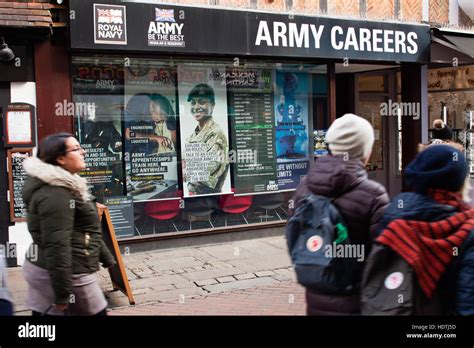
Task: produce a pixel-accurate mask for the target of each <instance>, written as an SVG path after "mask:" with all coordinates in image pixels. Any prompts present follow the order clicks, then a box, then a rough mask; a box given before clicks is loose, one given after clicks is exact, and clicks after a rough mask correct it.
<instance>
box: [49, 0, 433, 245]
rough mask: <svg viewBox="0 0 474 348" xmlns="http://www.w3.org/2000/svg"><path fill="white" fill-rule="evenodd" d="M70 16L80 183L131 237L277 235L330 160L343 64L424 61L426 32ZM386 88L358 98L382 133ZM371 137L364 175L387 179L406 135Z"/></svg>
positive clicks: (121, 11) (154, 15)
mask: <svg viewBox="0 0 474 348" xmlns="http://www.w3.org/2000/svg"><path fill="white" fill-rule="evenodd" d="M70 11H71V13H72V14H73V16H71V19H70V44H71V59H72V61H71V64H72V65H71V80H72V95H73V100H72V102H71V103H68V102H64V103H59V104H58V105H57V114H65V115H74V131H75V134H76V135H77V137H78V139H79V141H80V143H81V145H82V147H83V148H84V149H86V151H87V155H86V161H87V164H88V166H87V169H86V170H85V171H84V172H83V173H81V174H82V175H83V176H84V177H86V178H87V179H88V181H89V183H90V185H91V187H92V191H93V194H94V195H95V196H96V197H97V199H98V201H99V202H101V203H104V204H106V205H107V206H108V207H109V209H110V210H111V212H112V214H111V215H112V220H113V223H114V227H115V232H116V234H117V237H118V238H120V239H121V240H122V241H137V240H143V239H150V238H158V239H159V238H174V237H175V236H176V237H177V236H186V235H190V234H193V235H194V234H199V233H210V232H228V231H232V230H242V229H245V230H255V229H265V228H271V227H275V226H276V227H282V226H283V225H284V224H285V222H286V219H287V216H288V210H289V209H291V208H292V203H293V202H292V200H291V197H292V194H293V191H294V190H295V188H296V187H297V186H298V184H299V182H300V181H301V180H303V179H304V176H305V175H306V173H307V171H308V168H309V166H310V165H311V163H312V162H313V161H314V160H315V158H317V157H318V156H321V155H324V154H326V153H327V148H326V144H325V143H324V133H325V131H326V130H327V128H328V126H329V124H330V123H331V122H332V120H334V119H335V118H336V84H335V81H336V77H335V76H336V72H335V64H336V62H337V63H340V62H343V64H344V65H346V64H347V65H350V64H353V62H358V63H361V62H362V63H372V64H395V65H398V64H408V65H410V66H411V67H415V68H420V67H421V66H422V65H423V64H425V63H426V62H428V61H429V45H430V28H429V27H428V26H426V25H407V24H401V23H383V22H372V21H351V20H343V19H335V18H329V17H304V16H294V15H283V14H275V13H273V14H272V13H261V12H252V11H246V12H244V11H231V10H217V9H208V8H197V7H185V6H171V5H164V4H160V5H154V4H150V3H138V2H132V1H130V2H127V1H125V2H124V1H122V2H118V1H115V2H114V1H104V3H101V4H97V3H94V1H92V0H81V1H77V0H71V1H70ZM390 76H392V75H390ZM402 78H403V73H402ZM360 79H361V82H360V84H361V86H363V83H364V82H363V76H361V77H360ZM387 81H388V80H387ZM390 81H393V78H390ZM387 86H388V84H387ZM341 88H342V87H341ZM387 91H388V89H387ZM385 92H386V91H385ZM385 92H383V93H382V94H384V93H385ZM392 92H393V93H394V97H393V98H396V92H394V90H393V89H390V93H392ZM358 93H359V92H358ZM387 93H388V92H387ZM387 93H385V94H384V95H383V96H382V97H383V100H381V99H380V98H378V99H377V98H374V97H372V96H371V93H370V91H364V90H363V88H362V89H361V91H360V100H361V101H362V102H361V103H358V104H357V105H360V107H361V110H360V113H361V114H363V115H364V117H366V118H367V119H369V120H371V122H372V123H373V124H375V125H376V124H383V123H385V121H384V120H385V119H383V118H381V117H382V116H381V112H380V105H381V104H380V103H381V101H382V102H385V101H386V102H389V99H390V98H392V97H391V94H390V95H388V94H387ZM415 94H416V93H414V95H415ZM348 98H349V96H348ZM379 99H380V100H379ZM357 100H359V96H357ZM390 100H392V99H390ZM413 101H415V100H413ZM343 102H344V101H343V100H340V101H338V103H343ZM355 111H357V110H352V112H355ZM387 116H390V115H387ZM411 116H413V115H411ZM425 117H426V116H425ZM376 128H377V127H376ZM379 128H380V127H378V128H377V129H379ZM395 133H396V132H395ZM376 139H377V141H378V142H379V143H378V145H377V146H378V147H377V149H378V150H377V151H376V153H375V155H374V158H373V161H371V162H370V166H371V168H369V169H371V170H373V171H376V170H379V171H380V170H382V169H383V168H386V167H385V166H386V165H388V163H384V162H383V161H384V156H383V151H386V149H385V148H384V146H388V144H389V143H393V142H394V141H395V140H394V139H397V138H396V135H393V134H391V132H388V131H387V132H385V133H384V132H381V131H380V132H379V133H377V134H376ZM389 139H390V140H389ZM384 144H385V145H384ZM393 167H394V168H395V166H393ZM397 169H398V168H397ZM389 179H390V178H389V177H388V176H385V177H383V178H382V179H381V180H382V181H383V180H385V181H388V180H389Z"/></svg>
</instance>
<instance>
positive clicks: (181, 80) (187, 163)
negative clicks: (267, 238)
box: [178, 64, 231, 197]
mask: <svg viewBox="0 0 474 348" xmlns="http://www.w3.org/2000/svg"><path fill="white" fill-rule="evenodd" d="M178 91H179V104H180V107H181V112H180V131H181V153H182V158H183V161H182V162H183V166H182V168H183V191H184V197H190V196H204V195H215V194H221V193H230V192H231V188H230V173H229V167H230V166H229V157H228V156H229V134H228V120H227V94H226V84H225V68H204V67H196V66H192V65H185V64H183V65H178Z"/></svg>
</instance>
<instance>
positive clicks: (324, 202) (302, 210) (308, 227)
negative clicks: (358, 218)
mask: <svg viewBox="0 0 474 348" xmlns="http://www.w3.org/2000/svg"><path fill="white" fill-rule="evenodd" d="M285 235H286V241H287V244H288V250H289V252H290V255H291V259H292V261H293V265H294V268H295V272H296V277H297V280H298V283H300V284H302V285H303V286H305V287H307V288H310V289H312V290H316V291H318V292H321V293H327V294H350V293H353V292H354V291H356V290H357V288H358V283H359V281H360V276H361V271H362V267H363V263H362V262H359V261H357V257H346V256H347V255H344V257H338V256H337V253H336V251H337V250H336V248H338V249H339V250H341V248H343V250H344V248H345V247H346V246H351V244H350V240H349V236H348V231H347V228H346V226H345V224H344V221H343V219H342V217H341V215H340V213H339V211H338V210H337V208H336V207H335V206H334V205H333V204H332V203H331V200H330V199H329V198H327V197H323V196H318V195H314V194H311V193H309V194H306V195H305V196H304V197H303V198H302V199H301V201H300V204H299V206H298V207H297V208H296V210H295V212H294V214H293V216H292V217H291V218H290V219H289V220H288V223H287V225H286V232H285ZM362 250H363V249H362Z"/></svg>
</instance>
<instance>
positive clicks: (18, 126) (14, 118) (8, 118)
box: [4, 103, 36, 147]
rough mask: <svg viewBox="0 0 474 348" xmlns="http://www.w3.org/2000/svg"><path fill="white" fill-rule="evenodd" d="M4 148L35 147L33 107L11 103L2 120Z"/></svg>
mask: <svg viewBox="0 0 474 348" xmlns="http://www.w3.org/2000/svg"><path fill="white" fill-rule="evenodd" d="M4 129H5V137H4V141H5V147H35V146H36V144H35V138H36V137H35V129H36V125H35V107H34V106H33V105H31V104H26V103H11V104H9V105H8V107H7V112H6V114H5V118H4Z"/></svg>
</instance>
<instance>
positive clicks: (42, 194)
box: [36, 184, 73, 204]
mask: <svg viewBox="0 0 474 348" xmlns="http://www.w3.org/2000/svg"><path fill="white" fill-rule="evenodd" d="M36 196H37V198H38V199H39V200H42V201H45V200H46V201H49V202H51V203H55V202H56V203H61V204H62V203H63V202H64V201H65V200H71V199H72V198H73V194H72V192H71V190H69V189H68V188H66V187H64V186H56V185H50V184H44V185H42V186H41V187H40V188H39V189H38V190H37V191H36Z"/></svg>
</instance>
